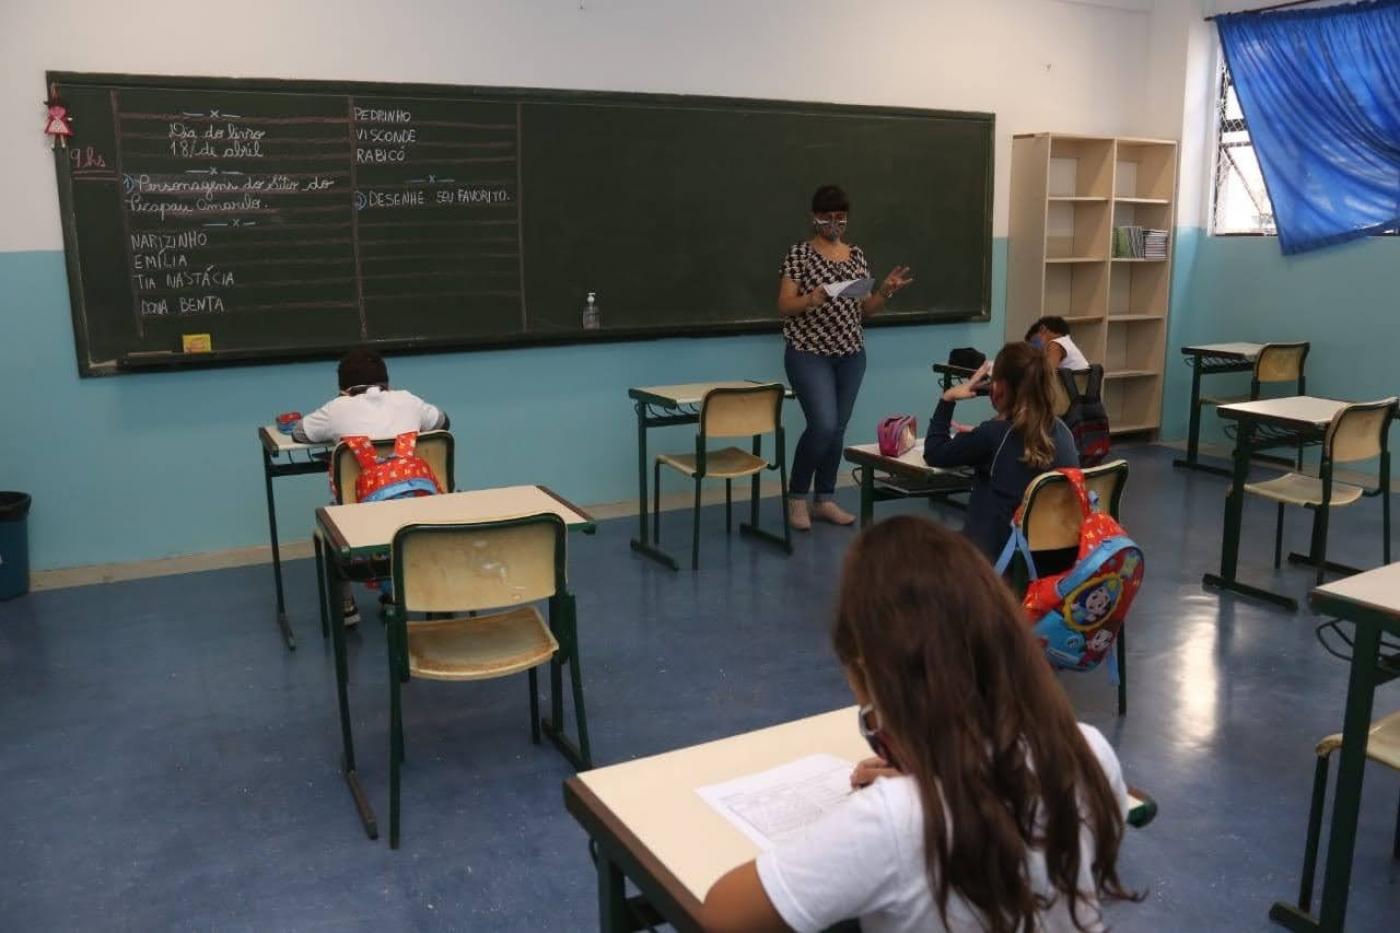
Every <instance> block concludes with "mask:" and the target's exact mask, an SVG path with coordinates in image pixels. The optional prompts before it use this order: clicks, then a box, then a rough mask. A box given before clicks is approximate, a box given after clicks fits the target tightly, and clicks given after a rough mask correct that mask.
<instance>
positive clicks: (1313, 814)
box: [1298, 712, 1400, 912]
mask: <svg viewBox="0 0 1400 933" xmlns="http://www.w3.org/2000/svg"><path fill="white" fill-rule="evenodd" d="M1398 718H1400V712H1395V713H1391V714H1390V715H1389V716H1384V717H1382V718H1381V719H1378V720H1376V721H1375V722H1374V723H1372V724H1371V729H1372V731H1373V732H1374V731H1377V730H1383V731H1384V730H1388V731H1390V732H1392V733H1393V732H1394V729H1393V724H1394V723H1395V722H1396V720H1397V719H1398ZM1369 738H1370V737H1369V736H1368V740H1369ZM1394 741H1395V740H1394V739H1393V738H1391V739H1389V742H1390V744H1391V748H1392V749H1393V747H1394ZM1341 747H1342V737H1341V735H1340V734H1337V735H1329V736H1328V737H1327V738H1325V739H1323V740H1322V741H1321V742H1319V743H1317V767H1316V769H1315V770H1314V771H1313V792H1312V804H1311V806H1310V807H1309V808H1308V839H1307V842H1306V843H1305V845H1304V848H1303V877H1302V879H1301V880H1300V881H1299V883H1298V906H1299V907H1300V908H1302V909H1303V910H1304V911H1305V912H1306V911H1310V910H1312V895H1313V878H1314V877H1315V876H1316V874H1317V850H1318V845H1319V843H1320V842H1321V841H1322V811H1323V810H1324V809H1325V808H1326V806H1327V768H1328V763H1329V762H1330V761H1331V760H1332V753H1333V752H1334V751H1336V750H1337V749H1339V748H1341ZM1391 754H1392V755H1393V754H1394V752H1393V751H1392V752H1391ZM1367 757H1368V758H1371V759H1372V760H1373V761H1378V762H1381V763H1383V764H1387V765H1390V766H1391V767H1394V765H1393V764H1392V763H1391V762H1390V761H1387V760H1386V759H1385V758H1384V757H1381V756H1376V755H1374V747H1371V749H1369V750H1368V753H1367ZM1390 854H1391V857H1392V858H1394V859H1400V804H1397V805H1396V808H1395V840H1394V842H1393V843H1392V844H1391V850H1390Z"/></svg>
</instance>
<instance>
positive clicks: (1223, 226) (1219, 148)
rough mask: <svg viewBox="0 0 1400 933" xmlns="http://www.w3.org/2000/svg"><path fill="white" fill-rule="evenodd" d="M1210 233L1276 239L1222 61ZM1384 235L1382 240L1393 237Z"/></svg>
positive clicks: (1261, 178) (1266, 195) (1266, 194)
mask: <svg viewBox="0 0 1400 933" xmlns="http://www.w3.org/2000/svg"><path fill="white" fill-rule="evenodd" d="M1211 232H1212V233H1217V234H1227V235H1252V236H1275V235H1277V233H1278V230H1277V228H1275V226H1274V208H1273V205H1272V204H1270V203H1269V192H1268V191H1266V190H1265V188H1264V176H1263V174H1262V173H1261V172H1260V171H1259V160H1258V159H1257V158H1255V155H1254V144H1253V142H1251V141H1250V138H1249V127H1248V126H1247V125H1246V123H1245V120H1244V111H1243V110H1241V109H1240V101H1239V98H1238V97H1237V96H1236V95H1235V85H1234V82H1233V81H1231V80H1230V69H1229V68H1226V67H1225V64H1224V59H1223V58H1222V60H1221V65H1220V98H1219V100H1218V101H1217V102H1216V149H1215V199H1214V202H1213V204H1212V208H1211ZM1396 232H1397V231H1395V230H1390V231H1387V232H1386V233H1385V234H1382V235H1383V236H1393V235H1395V234H1396Z"/></svg>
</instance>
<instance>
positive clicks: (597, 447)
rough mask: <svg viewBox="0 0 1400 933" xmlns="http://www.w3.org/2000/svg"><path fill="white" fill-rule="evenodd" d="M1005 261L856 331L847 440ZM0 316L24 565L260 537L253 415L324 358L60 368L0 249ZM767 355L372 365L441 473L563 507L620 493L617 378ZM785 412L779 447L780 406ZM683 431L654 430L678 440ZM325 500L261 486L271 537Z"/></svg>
mask: <svg viewBox="0 0 1400 933" xmlns="http://www.w3.org/2000/svg"><path fill="white" fill-rule="evenodd" d="M1005 269H1006V241H1005V240H1004V239H998V240H996V241H995V242H994V254H993V273H992V282H993V288H992V307H993V317H992V320H991V321H990V322H988V323H980V324H953V325H937V326H922V327H898V328H885V329H873V330H871V331H870V332H869V340H868V345H869V353H870V364H869V369H868V371H867V375H866V379H865V385H864V388H863V390H862V392H861V395H860V400H859V403H858V405H857V408H856V412H855V415H854V418H853V422H852V429H851V431H850V434H849V436H848V440H850V441H852V442H865V441H869V440H872V439H873V437H874V426H875V422H876V420H877V419H878V418H880V417H882V416H883V415H886V414H890V413H893V412H904V411H908V412H912V413H914V414H915V415H917V417H918V418H919V420H920V422H921V423H922V422H924V421H925V419H927V417H928V415H929V413H930V412H931V411H932V407H933V397H934V383H933V375H932V373H931V372H930V371H929V364H930V363H931V362H933V361H934V360H936V359H943V358H945V357H946V355H947V352H948V349H949V348H950V347H957V346H980V347H983V348H984V349H989V350H990V349H993V348H995V347H996V346H998V345H999V342H1000V339H1001V331H1002V323H1001V322H1002V320H1003V306H1004V302H1005V293H1004V287H1003V286H1004V280H1005ZM916 271H919V270H916ZM931 271H932V270H930V272H931ZM0 321H3V323H4V329H3V334H4V337H3V340H0V399H3V401H0V405H3V408H0V425H3V428H4V430H3V432H0V488H3V489H18V490H23V491H25V492H29V493H31V494H33V496H34V500H35V502H34V509H33V512H32V514H31V519H30V529H31V533H30V540H31V552H32V553H31V558H32V564H33V566H34V568H35V569H38V570H43V569H50V568H56V567H69V566H78V565H83V564H92V563H108V562H120V561H131V560H142V559H149V558H157V557H167V556H172V555H178V554H190V553H196V552H201V551H213V550H223V549H226V548H237V547H246V546H250V545H257V544H263V543H265V542H266V540H267V525H266V513H265V510H264V506H263V502H264V499H263V489H262V474H261V468H260V465H259V464H260V461H259V457H258V451H257V448H256V440H255V436H254V430H255V427H256V425H258V424H260V423H265V422H267V421H269V420H271V418H272V416H273V415H275V414H276V413H277V412H279V411H285V410H288V409H301V410H303V411H306V410H310V409H311V408H314V407H315V406H316V405H318V404H320V403H321V402H322V401H324V400H325V399H326V398H328V397H329V396H330V395H331V394H332V393H333V391H334V389H335V370H334V365H333V364H331V363H324V362H323V363H298V364H290V365H277V366H256V367H243V368H232V369H218V370H202V371H189V372H169V373H147V374H140V375H127V376H118V377H110V378H104V379H79V378H78V375H77V368H76V365H75V363H74V350H73V331H72V324H71V318H70V315H69V305H68V290H67V285H66V281H65V278H64V266H63V254H62V253H61V252H58V251H39V252H10V253H0ZM782 347H783V344H782V340H781V338H780V337H778V336H777V335H765V336H746V337H723V338H710V339H702V340H664V341H650V342H639V343H617V344H603V345H597V346H586V347H585V346H565V347H545V348H535V349H522V350H504V351H492V352H482V353H454V354H443V355H437V356H415V357H404V358H400V359H391V360H390V374H391V377H392V379H393V381H394V382H395V383H396V384H398V385H401V386H403V387H405V388H409V389H412V390H413V391H415V392H417V393H419V394H421V395H423V396H424V397H426V398H428V399H431V400H432V401H433V402H435V403H437V404H440V405H442V406H443V407H445V408H446V409H447V410H448V412H449V413H450V414H451V416H452V427H453V432H454V434H456V436H457V439H458V440H457V443H458V454H457V481H458V484H459V485H461V486H463V487H485V486H499V485H508V484H513V483H532V482H538V483H545V484H547V485H549V486H551V487H553V488H555V489H556V490H558V491H559V492H560V493H561V494H562V495H565V496H567V497H569V498H571V499H573V500H575V501H577V502H580V503H594V502H610V501H618V500H623V499H628V498H630V497H631V496H634V495H635V489H636V486H635V482H636V440H635V421H634V419H633V416H632V411H631V408H630V405H629V402H628V400H627V398H626V394H625V393H626V390H627V388H628V387H629V386H633V385H648V384H657V383H675V382H689V381H697V380H704V379H715V378H776V379H780V378H782V375H783V372H782ZM968 414H969V415H971V414H972V413H971V412H969V413H968ZM785 420H786V422H787V424H788V425H789V427H790V437H791V438H792V439H793V440H794V441H795V439H796V435H797V430H796V429H798V428H800V426H801V414H800V412H799V411H798V409H797V406H796V405H789V406H788V407H787V409H786V418H785ZM685 430H686V429H673V430H672V433H671V434H670V435H669V436H667V435H664V434H662V435H658V437H659V438H660V439H662V440H663V441H664V443H666V444H667V445H668V446H672V447H677V448H678V449H686V444H687V440H686V439H685V438H686V436H687V435H686V434H685V433H684V432H685ZM326 497H327V489H326V485H325V482H324V481H323V480H321V479H320V478H317V477H303V478H292V479H287V480H282V481H279V486H278V502H279V511H278V516H279V523H280V526H281V529H282V535H283V537H284V539H287V540H292V539H297V538H305V537H307V535H308V534H309V530H310V516H311V512H312V509H313V508H314V507H315V506H316V505H319V504H322V503H323V502H324V501H325V499H326Z"/></svg>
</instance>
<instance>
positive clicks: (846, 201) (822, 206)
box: [812, 185, 851, 214]
mask: <svg viewBox="0 0 1400 933" xmlns="http://www.w3.org/2000/svg"><path fill="white" fill-rule="evenodd" d="M850 209H851V199H850V198H848V197H846V192H844V191H842V190H841V189H840V188H838V187H837V186H836V185H822V186H821V187H820V188H818V189H817V190H816V191H815V192H814V193H813V194H812V213H813V214H830V213H832V212H834V211H850Z"/></svg>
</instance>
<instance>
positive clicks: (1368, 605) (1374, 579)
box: [1269, 563, 1400, 933]
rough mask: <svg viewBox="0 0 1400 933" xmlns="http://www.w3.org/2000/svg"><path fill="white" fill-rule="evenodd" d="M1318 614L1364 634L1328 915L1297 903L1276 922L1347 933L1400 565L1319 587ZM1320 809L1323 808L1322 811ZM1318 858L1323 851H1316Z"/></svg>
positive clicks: (1335, 803) (1330, 856) (1336, 816)
mask: <svg viewBox="0 0 1400 933" xmlns="http://www.w3.org/2000/svg"><path fill="white" fill-rule="evenodd" d="M1309 601H1310V602H1311V604H1312V608H1313V610H1314V611H1315V612H1317V613H1319V614H1320V615H1324V616H1332V617H1334V618H1337V619H1341V620H1344V621H1348V622H1351V623H1352V624H1353V625H1355V626H1356V635H1355V638H1354V639H1353V643H1352V650H1351V675H1350V677H1349V679H1348V681H1347V703H1346V713H1345V715H1344V719H1343V726H1342V748H1341V751H1340V752H1339V753H1338V754H1339V755H1340V757H1341V761H1340V762H1339V763H1338V765H1337V787H1336V790H1334V791H1333V795H1332V829H1331V832H1330V834H1329V835H1328V838H1327V867H1326V870H1325V873H1324V874H1323V879H1322V907H1321V912H1320V913H1319V914H1317V915H1315V916H1314V915H1313V914H1311V913H1309V912H1308V911H1305V910H1304V909H1303V908H1302V907H1300V906H1299V905H1297V904H1290V903H1287V902H1285V901H1276V902H1275V903H1274V905H1273V907H1271V908H1270V909H1269V917H1270V919H1272V920H1273V921H1274V922H1275V923H1279V924H1282V925H1283V926H1285V927H1287V928H1288V929H1290V930H1296V931H1298V933H1311V931H1314V930H1326V931H1338V933H1340V931H1341V930H1342V928H1343V926H1344V924H1345V922H1346V913H1347V895H1348V894H1349V893H1350V889H1351V862H1352V854H1353V850H1354V849H1355V848H1356V825H1357V822H1358V820H1359V819H1360V813H1361V785H1362V780H1363V778H1364V777H1365V773H1366V742H1367V736H1368V734H1369V732H1370V728H1371V715H1372V707H1373V705H1374V703H1373V701H1374V698H1375V692H1376V687H1377V686H1379V685H1380V684H1383V683H1385V682H1387V681H1389V680H1392V679H1394V678H1395V677H1396V676H1397V672H1400V656H1396V655H1392V656H1390V657H1388V658H1385V657H1382V655H1381V636H1382V635H1389V636H1391V637H1394V638H1400V563H1397V564H1390V565H1389V566H1386V567H1378V568H1377V569H1375V570H1368V571H1366V572H1365V573H1360V574H1357V575H1356V576H1353V577H1347V578H1346V579H1344V580H1336V581H1334V582H1332V583H1328V584H1326V585H1325V586H1319V587H1318V588H1316V589H1315V590H1313V591H1312V595H1311V596H1310V597H1309ZM1314 805H1315V806H1316V805H1318V804H1314ZM1309 848H1310V850H1311V851H1315V849H1313V847H1312V846H1310V847H1309Z"/></svg>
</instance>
